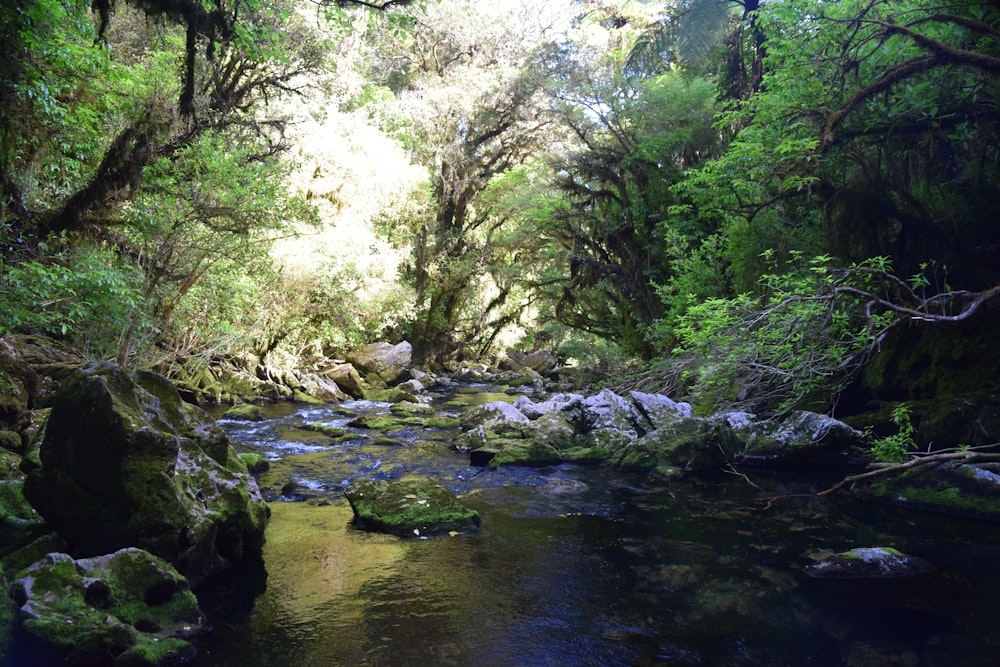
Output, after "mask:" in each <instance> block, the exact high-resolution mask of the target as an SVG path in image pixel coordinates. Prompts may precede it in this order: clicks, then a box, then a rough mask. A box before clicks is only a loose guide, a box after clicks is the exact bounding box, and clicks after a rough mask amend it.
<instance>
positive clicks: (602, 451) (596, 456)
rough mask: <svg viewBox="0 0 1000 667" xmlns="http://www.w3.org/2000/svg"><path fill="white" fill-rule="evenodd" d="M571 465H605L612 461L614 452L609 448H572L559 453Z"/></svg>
mask: <svg viewBox="0 0 1000 667" xmlns="http://www.w3.org/2000/svg"><path fill="white" fill-rule="evenodd" d="M559 453H560V454H561V455H562V458H563V461H566V462H569V463H603V462H605V461H609V460H611V457H612V456H613V455H614V450H613V449H609V448H607V447H600V446H598V447H571V448H570V449H564V450H562V451H561V452H559Z"/></svg>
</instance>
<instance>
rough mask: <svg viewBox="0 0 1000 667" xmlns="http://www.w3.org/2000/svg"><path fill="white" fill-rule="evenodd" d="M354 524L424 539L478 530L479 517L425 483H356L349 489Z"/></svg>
mask: <svg viewBox="0 0 1000 667" xmlns="http://www.w3.org/2000/svg"><path fill="white" fill-rule="evenodd" d="M346 495H347V500H348V502H349V503H350V504H351V509H352V510H354V520H355V523H356V524H357V525H358V526H360V527H362V528H365V529H367V530H374V531H379V532H383V533H392V534H394V535H401V536H405V537H413V536H416V537H424V536H427V535H435V534H440V533H447V532H453V531H454V532H470V531H475V530H477V529H478V528H479V523H480V519H479V513H478V512H476V511H475V510H472V509H469V508H467V507H465V506H464V505H462V503H461V502H460V501H459V500H458V498H456V497H455V495H454V494H452V492H451V491H449V490H448V489H446V488H444V487H443V486H439V485H437V484H434V483H433V482H429V481H426V480H410V481H386V480H382V481H377V482H373V481H369V480H359V481H357V482H354V483H353V484H351V486H350V487H348V489H347V492H346Z"/></svg>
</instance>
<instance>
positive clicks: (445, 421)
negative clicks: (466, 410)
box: [424, 415, 462, 429]
mask: <svg viewBox="0 0 1000 667" xmlns="http://www.w3.org/2000/svg"><path fill="white" fill-rule="evenodd" d="M461 425H462V421H461V420H460V419H459V418H458V417H446V416H444V415H435V416H434V417H431V418H429V419H425V420H424V428H441V429H445V428H458V427H459V426H461Z"/></svg>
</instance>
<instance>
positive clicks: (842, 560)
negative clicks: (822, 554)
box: [803, 547, 929, 579]
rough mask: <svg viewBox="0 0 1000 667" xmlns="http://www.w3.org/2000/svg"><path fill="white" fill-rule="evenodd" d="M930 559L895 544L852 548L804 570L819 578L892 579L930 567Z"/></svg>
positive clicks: (920, 571) (919, 572)
mask: <svg viewBox="0 0 1000 667" xmlns="http://www.w3.org/2000/svg"><path fill="white" fill-rule="evenodd" d="M928 567H929V565H928V563H927V561H925V560H924V559H922V558H917V557H916V556H909V555H907V554H904V553H902V552H900V551H898V550H896V549H893V548H892V547H868V548H860V549H851V550H850V551H844V552H842V553H839V554H834V555H832V556H828V557H826V558H824V559H823V560H821V561H819V562H818V563H813V564H812V565H807V566H806V567H805V568H804V569H803V571H804V572H805V573H806V574H808V575H809V576H810V577H816V578H818V579H891V578H896V577H909V576H913V575H915V574H921V573H923V572H926V571H927V568H928Z"/></svg>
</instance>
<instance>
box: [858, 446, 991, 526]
mask: <svg viewBox="0 0 1000 667" xmlns="http://www.w3.org/2000/svg"><path fill="white" fill-rule="evenodd" d="M860 493H861V495H862V496H863V497H865V498H868V499H870V500H877V501H880V502H884V503H888V504H891V505H901V506H904V507H912V508H915V509H922V510H929V511H932V512H941V513H944V514H954V515H957V516H968V517H973V518H977V519H987V520H990V521H1000V466H991V465H978V466H977V465H972V464H968V463H959V462H956V461H944V462H935V463H928V464H925V465H921V466H916V467H914V468H911V469H909V470H907V471H905V472H904V473H902V474H901V475H897V476H895V477H891V478H888V479H884V480H879V481H877V482H873V483H871V484H869V485H868V486H867V487H864V488H863V489H862V490H861V491H860Z"/></svg>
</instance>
